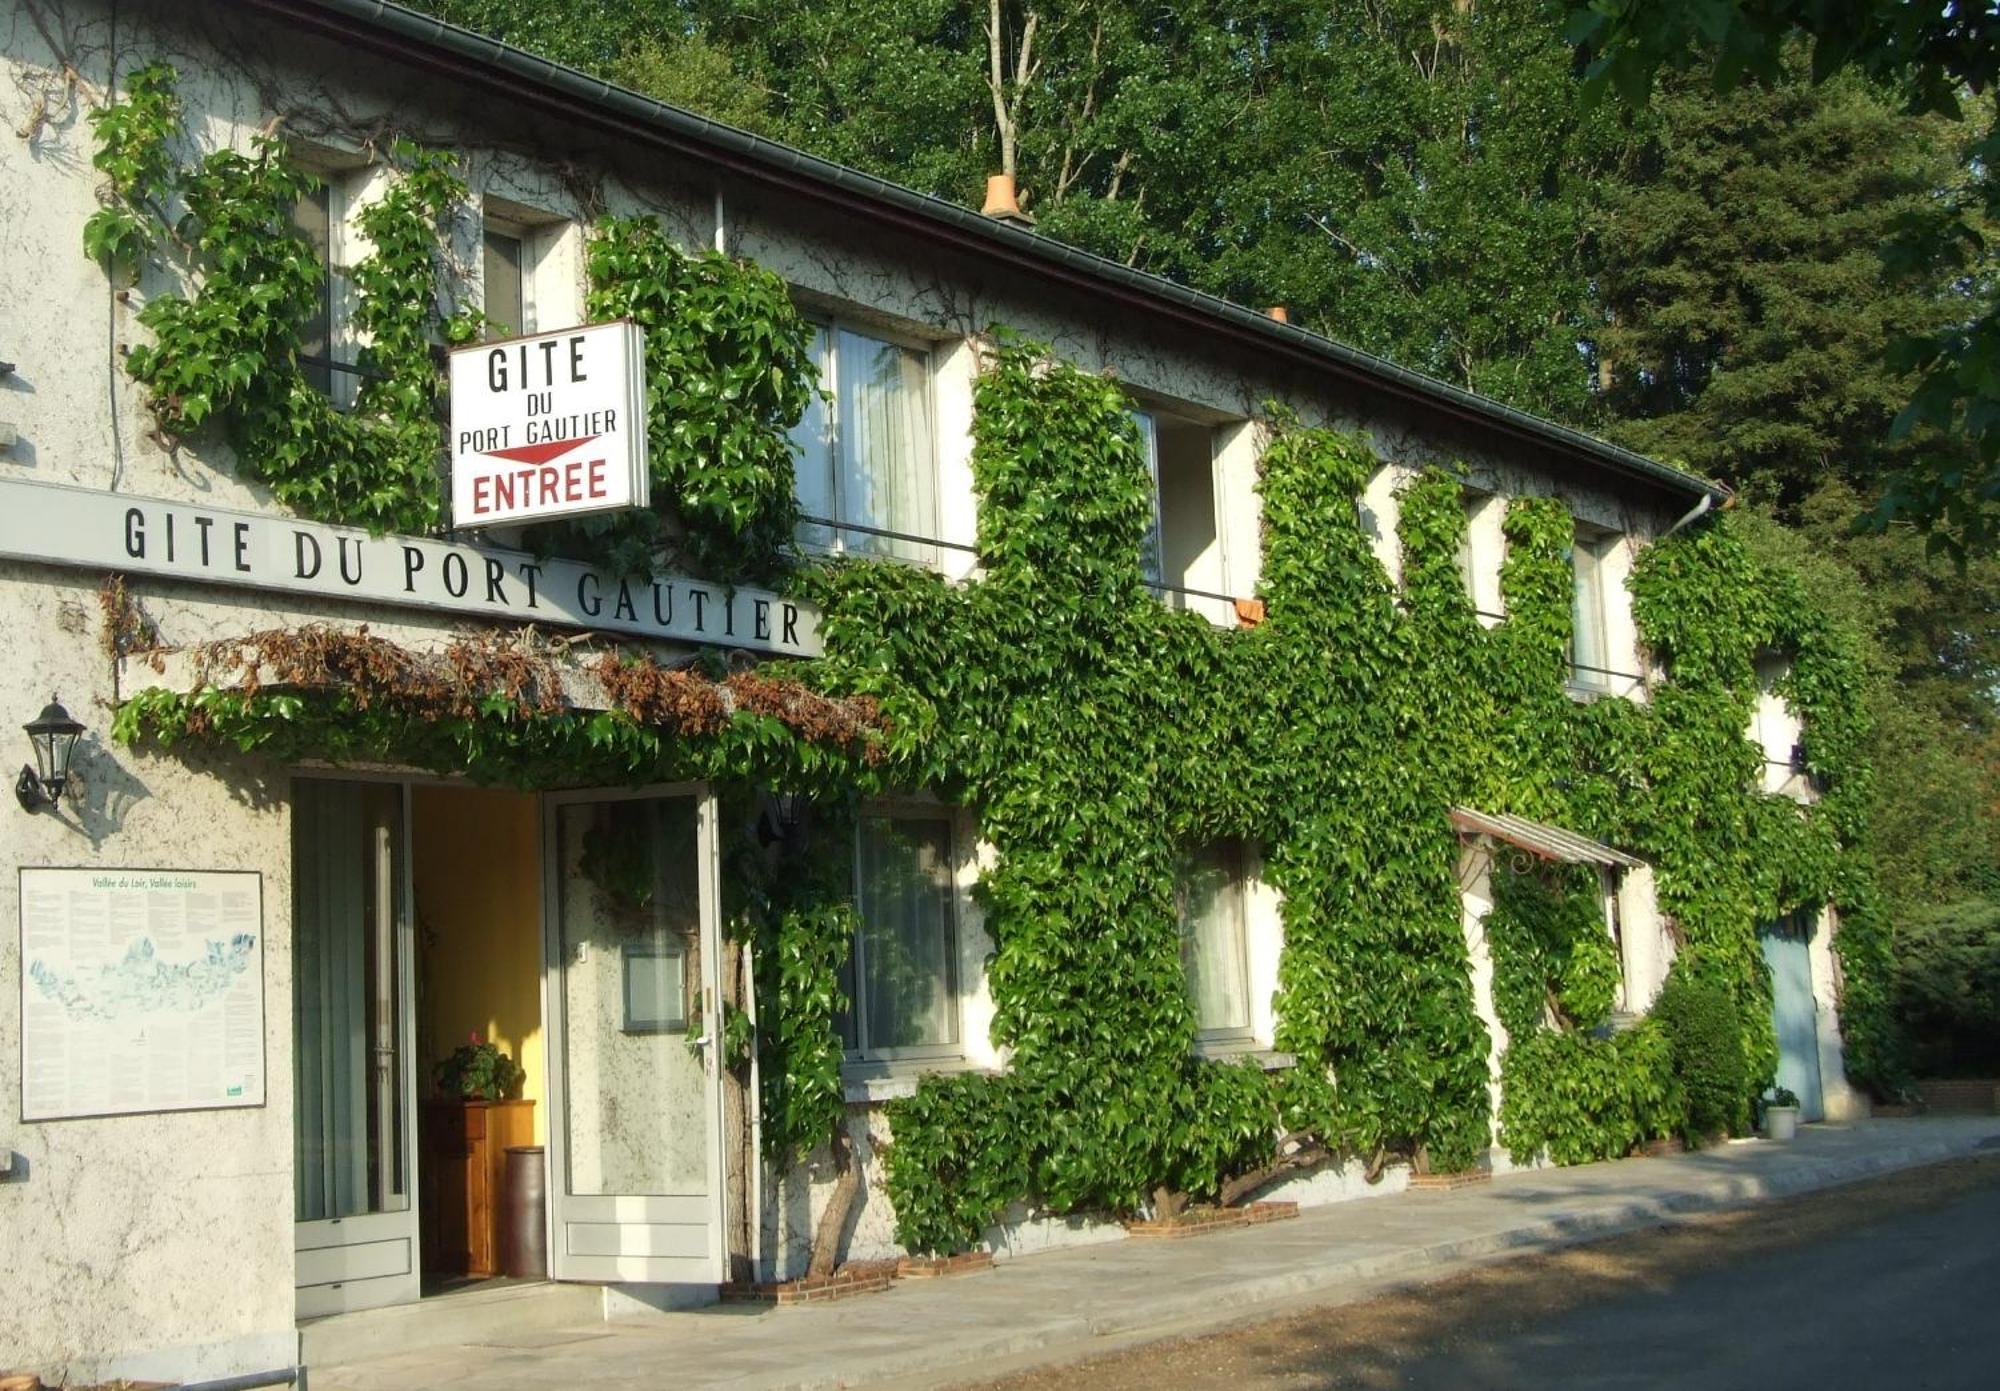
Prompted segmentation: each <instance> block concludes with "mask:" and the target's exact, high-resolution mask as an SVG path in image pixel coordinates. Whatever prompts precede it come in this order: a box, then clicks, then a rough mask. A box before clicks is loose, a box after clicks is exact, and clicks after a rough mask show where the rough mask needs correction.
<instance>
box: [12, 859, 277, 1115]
mask: <svg viewBox="0 0 2000 1391" xmlns="http://www.w3.org/2000/svg"><path fill="white" fill-rule="evenodd" d="M263 1104H264V913H263V887H262V879H261V876H259V875H257V874H255V873H246V872H232V871H215V870H185V869H145V870H140V869H132V870H126V869H23V870H22V871H21V1119H22V1120H24V1121H46V1120H59V1119H62V1118H64V1117H67V1116H115V1115H125V1114H129V1113H132V1112H138V1111H193V1110H201V1109H206V1108H212V1107H224V1106H261V1105H263Z"/></svg>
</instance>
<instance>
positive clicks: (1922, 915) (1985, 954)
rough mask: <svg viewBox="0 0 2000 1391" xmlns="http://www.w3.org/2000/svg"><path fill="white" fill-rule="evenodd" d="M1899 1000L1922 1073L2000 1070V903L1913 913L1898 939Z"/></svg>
mask: <svg viewBox="0 0 2000 1391" xmlns="http://www.w3.org/2000/svg"><path fill="white" fill-rule="evenodd" d="M1895 1000H1896V1012H1897V1014H1898V1015H1899V1016H1900V1017H1901V1019H1902V1021H1903V1024H1904V1027H1905V1028H1906V1029H1907V1030H1908V1033H1909V1037H1910V1046H1911V1052H1912V1055H1913V1056H1912V1059H1911V1061H1912V1062H1913V1063H1914V1064H1915V1066H1916V1068H1917V1070H1918V1071H1920V1072H1923V1073H1927V1074H1930V1075H1933V1076H1940V1075H1941V1076H1953V1075H1957V1076H1985V1075H1988V1074H1990V1073H1992V1072H1993V1071H1995V1070H2000V902H1995V901H1993V900H1991V899H1973V900H1970V901H1967V902H1960V903H1946V904H1940V905H1937V906H1934V907H1925V908H1919V909H1916V910H1914V911H1912V912H1911V913H1910V914H1909V916H1908V917H1907V918H1905V919H1904V921H1903V922H1902V924H1901V926H1900V927H1899V929H1898V930H1897V933H1896V952H1895Z"/></svg>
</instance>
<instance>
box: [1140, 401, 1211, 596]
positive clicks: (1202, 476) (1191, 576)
mask: <svg viewBox="0 0 2000 1391" xmlns="http://www.w3.org/2000/svg"><path fill="white" fill-rule="evenodd" d="M1132 418H1133V420H1134V422H1135V423H1136V424H1137V425H1138V427H1139V437H1140V443H1141V445H1142V447H1143V448H1144V449H1145V453H1146V467H1147V470H1148V472H1149V473H1151V475H1152V479H1153V526H1152V530H1151V533H1150V534H1149V536H1148V538H1147V541H1146V546H1145V549H1144V552H1143V553H1142V557H1141V562H1142V566H1143V569H1144V572H1145V577H1146V582H1147V584H1149V585H1150V586H1152V588H1153V589H1154V590H1155V591H1156V592H1157V593H1158V594H1159V595H1160V598H1161V600H1162V601H1163V602H1164V603H1166V604H1167V605H1168V607H1170V608H1177V609H1189V610H1192V611H1194V612H1196V613H1200V614H1202V615H1204V616H1205V617H1207V618H1209V619H1210V621H1212V622H1216V623H1225V624H1226V623H1233V622H1234V621H1235V606H1234V601H1233V600H1232V599H1231V598H1230V596H1229V595H1228V594H1227V593H1225V592H1224V590H1225V588H1226V586H1225V582H1224V566H1223V543H1222V528H1221V524H1220V521H1221V519H1220V518H1219V516H1218V515H1217V508H1216V494H1215V433H1216V432H1215V429H1214V428H1213V427H1212V426H1210V425H1206V424H1203V423H1201V422H1199V421H1196V420H1193V419H1191V418H1189V417H1187V416H1182V415H1177V414H1175V413H1173V412H1171V411H1168V410H1163V409H1160V408H1158V407H1152V406H1148V407H1143V408H1137V409H1134V410H1133V412H1132Z"/></svg>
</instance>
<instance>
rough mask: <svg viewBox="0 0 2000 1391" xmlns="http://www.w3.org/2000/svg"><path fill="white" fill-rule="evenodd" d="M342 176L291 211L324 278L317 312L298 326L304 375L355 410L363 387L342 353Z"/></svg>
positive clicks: (329, 177) (324, 178)
mask: <svg viewBox="0 0 2000 1391" xmlns="http://www.w3.org/2000/svg"><path fill="white" fill-rule="evenodd" d="M342 191H343V190H342V180H341V178H340V176H339V175H337V174H331V173H322V174H320V175H319V184H318V186H317V187H315V188H314V189H313V190H312V191H311V192H309V193H306V194H303V195H302V196H301V197H300V198H299V200H298V201H297V202H296V203H294V204H293V205H292V231H293V232H294V233H295V234H296V235H297V236H298V237H299V239H300V240H302V241H304V242H305V244H306V245H307V246H308V247H309V248H311V250H312V255H313V260H314V261H316V262H317V263H318V264H319V267H320V270H321V272H322V277H321V280H320V283H319V288H318V290H317V291H316V292H315V295H314V298H313V307H312V310H311V312H310V313H309V314H308V315H307V317H306V319H305V322H304V323H302V324H300V325H299V370H300V371H301V372H302V373H303V374H304V376H305V379H306V381H307V383H308V384H310V385H311V386H312V388H313V390H315V391H317V392H319V393H320V394H321V395H323V396H328V397H331V398H332V399H333V400H334V402H335V403H336V404H338V405H350V404H352V402H353V400H354V392H355V389H356V388H357V387H358V386H359V385H360V382H359V374H360V370H361V369H360V368H359V367H357V366H356V365H355V364H354V363H353V362H351V361H347V360H345V359H344V358H343V356H342V355H341V354H340V352H339V351H338V348H337V345H338V342H339V335H338V330H339V316H338V311H339V307H340V306H341V305H342V304H343V303H344V302H345V299H346V296H345V294H344V290H345V285H346V278H347V277H346V273H345V271H343V270H342V269H341V265H340V260H339V256H338V251H339V248H340V245H341V243H342V240H343V238H342V236H341V219H342V217H343V216H344V215H345V208H344V206H343V204H344V201H345V200H344V199H343V198H342V196H341V194H342Z"/></svg>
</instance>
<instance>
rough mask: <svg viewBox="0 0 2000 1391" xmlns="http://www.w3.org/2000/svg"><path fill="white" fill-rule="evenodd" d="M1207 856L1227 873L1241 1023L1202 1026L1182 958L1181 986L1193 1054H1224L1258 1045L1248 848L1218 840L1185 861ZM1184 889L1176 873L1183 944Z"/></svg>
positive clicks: (1186, 920) (1185, 926)
mask: <svg viewBox="0 0 2000 1391" xmlns="http://www.w3.org/2000/svg"><path fill="white" fill-rule="evenodd" d="M1209 855H1214V856H1217V857H1219V858H1220V859H1221V860H1222V863H1223V866H1224V868H1225V869H1226V870H1227V871H1228V885H1229V901H1230V917H1231V918H1232V919H1233V921H1234V927H1235V931H1234V933H1233V934H1232V936H1233V939H1234V940H1233V943H1232V945H1233V946H1234V948H1235V956H1236V979H1237V983H1238V987H1239V989H1241V991H1242V992H1243V998H1242V1000H1241V1001H1240V1004H1241V1007H1242V1012H1243V1023H1242V1024H1232V1025H1226V1026H1223V1027H1220V1028H1207V1027H1204V1026H1203V1024H1202V1022H1201V1018H1200V1014H1199V1009H1200V1004H1199V1002H1198V1001H1196V1000H1195V999H1194V998H1193V995H1194V989H1193V987H1194V982H1193V981H1192V980H1191V979H1189V977H1188V974H1187V959H1186V957H1185V955H1183V957H1182V960H1181V979H1182V984H1183V986H1184V988H1186V989H1187V991H1188V995H1189V999H1188V1007H1189V1008H1190V1009H1192V1010H1195V1011H1196V1012H1197V1013H1196V1017H1195V1048H1196V1051H1197V1052H1200V1051H1207V1050H1211V1049H1216V1050H1221V1051H1228V1050H1229V1049H1231V1048H1234V1047H1240V1046H1247V1045H1252V1044H1255V1043H1257V1042H1258V1038H1257V1010H1256V1008H1255V1006H1254V1005H1253V1003H1252V1001H1251V998H1250V992H1251V989H1252V986H1251V980H1250V882H1251V880H1250V862H1251V852H1250V847H1249V846H1248V845H1246V844H1245V843H1244V842H1242V841H1241V840H1236V839H1226V840H1218V841H1214V842H1211V843H1210V844H1207V845H1203V846H1200V847H1198V848H1196V849H1195V850H1193V851H1192V852H1190V853H1189V854H1188V855H1187V861H1188V862H1189V863H1194V862H1198V861H1200V860H1201V859H1202V858H1203V857H1204V856H1209ZM1187 890H1188V885H1187V882H1186V879H1185V877H1183V876H1181V875H1179V874H1177V875H1176V876H1175V883H1174V915H1175V918H1176V928H1177V930H1178V932H1179V935H1180V940H1181V941H1182V942H1183V943H1185V942H1186V941H1187V940H1188V938H1189V914H1188V909H1189V903H1188V892H1187Z"/></svg>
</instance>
